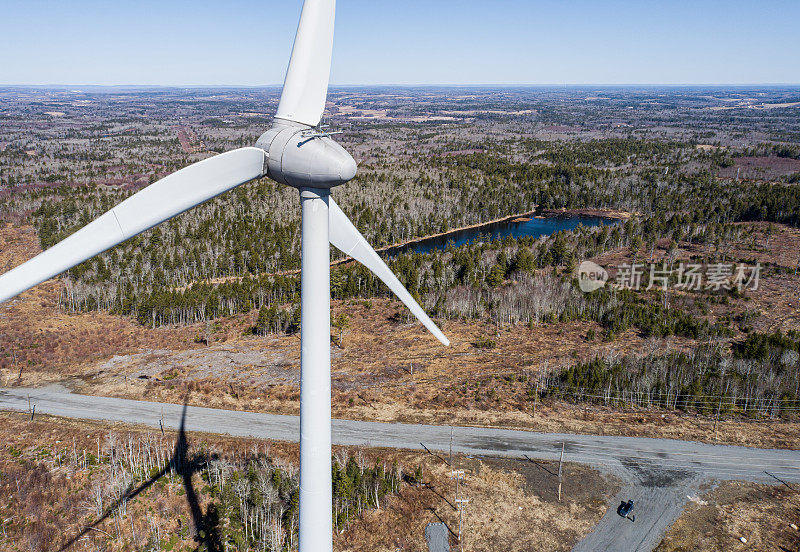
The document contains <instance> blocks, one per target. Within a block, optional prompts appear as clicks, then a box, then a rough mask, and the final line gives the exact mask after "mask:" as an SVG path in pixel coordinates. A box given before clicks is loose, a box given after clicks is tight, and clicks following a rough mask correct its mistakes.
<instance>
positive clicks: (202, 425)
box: [0, 386, 800, 551]
mask: <svg viewBox="0 0 800 552" xmlns="http://www.w3.org/2000/svg"><path fill="white" fill-rule="evenodd" d="M29 400H30V404H31V405H35V406H36V412H37V413H44V414H51V415H55V416H65V417H70V418H82V419H90V420H108V421H116V422H125V423H131V424H142V425H147V426H151V427H159V423H160V422H163V425H164V427H165V428H171V429H178V427H179V424H180V420H181V413H182V411H183V406H181V405H177V404H165V403H155V402H146V401H134V400H126V399H116V398H108V397H94V396H87V395H76V394H73V393H71V392H70V391H69V390H67V389H65V388H63V387H60V386H50V387H43V388H31V389H25V388H10V389H4V388H0V409H2V410H16V411H27V410H28V404H29ZM299 427H300V422H299V418H298V417H296V416H282V415H277V414H256V413H251V412H237V411H227V410H217V409H212V408H202V407H196V406H189V407H187V413H186V430H187V431H203V432H210V433H218V434H228V435H232V436H238V437H257V438H262V439H274V440H278V441H297V440H298V438H299ZM450 431H451V428H450V427H448V426H431V425H416V424H390V423H376V422H361V421H354V420H334V421H333V442H334V443H335V444H340V445H356V446H367V447H387V448H403V449H422V448H423V445H424V446H425V447H427V448H428V449H431V450H438V451H446V450H449V447H450ZM562 443H564V447H565V455H564V459H565V460H566V461H570V462H578V463H582V464H588V465H590V466H593V467H595V468H598V469H599V470H601V471H603V472H605V473H612V474H614V475H616V476H617V477H619V478H620V479H622V481H623V482H624V485H623V489H622V491H621V492H620V493H619V495H617V496H616V497H614V498H613V499H612V500H611V501H610V502H609V511H608V513H607V514H606V515H605V517H604V518H603V519H602V520H601V522H600V523H599V524H598V526H597V527H596V528H595V530H594V531H593V532H592V533H591V534H590V535H589V536H588V537H587V538H586V539H584V540H583V541H581V542H580V543H579V544H578V545H577V546H576V547H575V550H576V551H585V550H586V551H588V550H592V551H601V550H617V551H650V550H652V549H653V548H654V547H655V546H656V545H657V544H658V543H659V541H660V540H661V537H662V535H663V533H664V531H666V529H667V528H668V527H669V526H670V525H671V524H672V523H673V522H674V520H675V519H676V518H677V516H678V515H679V514H680V512H681V510H682V509H683V506H684V504H685V503H686V501H687V500H688V499H689V496H690V495H694V494H697V492H698V487H699V485H700V484H701V483H703V482H711V481H718V480H727V479H741V480H747V481H762V482H767V483H778V481H777V480H776V478H780V479H781V480H783V481H786V482H789V483H800V452H798V451H790V450H777V449H756V448H746V447H734V446H724V445H709V444H703V443H696V442H690V441H678V440H670V439H649V438H639V437H605V436H595V435H572V434H558V433H534V432H528V431H517V430H507V429H491V428H478V427H455V428H453V450H454V451H456V452H459V453H463V454H468V455H476V456H477V455H483V456H510V457H516V458H525V457H528V458H537V459H544V460H557V459H558V457H559V454H560V452H561V445H562ZM628 499H633V500H634V502H635V504H636V507H635V510H634V513H635V514H636V521H635V522H631V521H629V520H626V519H623V518H621V517H619V516H618V515H617V514H616V508H617V506H618V505H619V503H620V501H622V500H628Z"/></svg>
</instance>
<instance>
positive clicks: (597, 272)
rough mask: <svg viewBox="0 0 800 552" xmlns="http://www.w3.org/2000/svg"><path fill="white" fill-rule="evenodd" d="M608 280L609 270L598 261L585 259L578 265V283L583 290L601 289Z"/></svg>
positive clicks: (587, 291)
mask: <svg viewBox="0 0 800 552" xmlns="http://www.w3.org/2000/svg"><path fill="white" fill-rule="evenodd" d="M607 281H608V271H607V270H606V269H605V268H603V267H602V266H600V265H599V264H597V263H593V262H592V261H583V262H582V263H581V264H580V266H579V267H578V285H579V286H580V288H581V291H583V292H586V293H589V292H590V291H594V290H596V289H600V288H601V287H603V286H604V285H606V282H607Z"/></svg>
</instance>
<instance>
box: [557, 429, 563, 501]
mask: <svg viewBox="0 0 800 552" xmlns="http://www.w3.org/2000/svg"><path fill="white" fill-rule="evenodd" d="M563 463H564V442H563V441H562V442H561V458H559V459H558V501H559V502H561V479H562V478H561V465H562V464H563Z"/></svg>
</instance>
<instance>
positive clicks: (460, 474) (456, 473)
mask: <svg viewBox="0 0 800 552" xmlns="http://www.w3.org/2000/svg"><path fill="white" fill-rule="evenodd" d="M450 477H451V478H452V479H455V480H456V498H455V500H454V502H455V504H456V508H457V509H458V546H459V548H461V549H463V546H464V545H463V544H462V542H461V530H462V527H463V510H464V504H466V503H467V502H469V499H468V498H462V496H461V485H460V484H459V483H460V481H461V480H462V479H464V470H452V471H451V472H450Z"/></svg>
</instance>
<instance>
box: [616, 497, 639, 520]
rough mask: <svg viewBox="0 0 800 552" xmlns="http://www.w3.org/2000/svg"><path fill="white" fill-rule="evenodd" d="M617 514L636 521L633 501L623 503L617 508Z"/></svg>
mask: <svg viewBox="0 0 800 552" xmlns="http://www.w3.org/2000/svg"><path fill="white" fill-rule="evenodd" d="M617 513H618V514H619V515H621V516H622V517H624V518H627V519H629V520H631V521H636V516H634V515H633V500H629V501H628V502H622V503H621V504H620V505H619V508H617Z"/></svg>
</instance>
